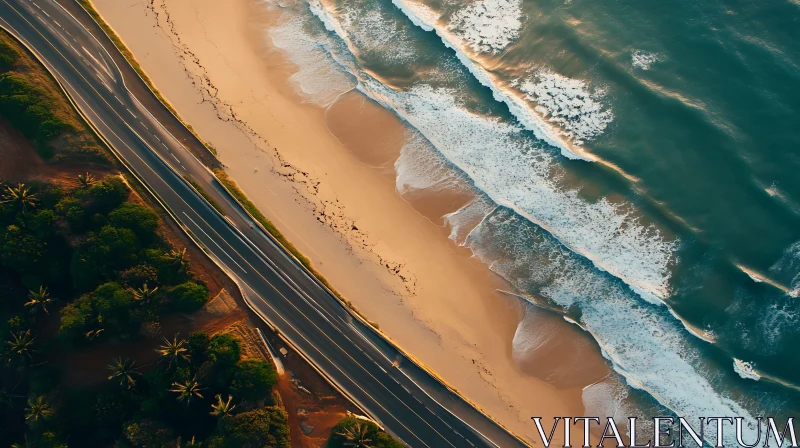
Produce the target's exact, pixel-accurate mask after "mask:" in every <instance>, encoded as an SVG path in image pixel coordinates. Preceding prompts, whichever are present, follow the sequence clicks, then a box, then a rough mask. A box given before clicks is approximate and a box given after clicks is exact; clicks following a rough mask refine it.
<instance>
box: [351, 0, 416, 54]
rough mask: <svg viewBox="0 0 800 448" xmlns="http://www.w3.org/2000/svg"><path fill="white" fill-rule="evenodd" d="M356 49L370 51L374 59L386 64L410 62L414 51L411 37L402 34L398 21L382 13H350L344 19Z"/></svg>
mask: <svg viewBox="0 0 800 448" xmlns="http://www.w3.org/2000/svg"><path fill="white" fill-rule="evenodd" d="M341 20H342V25H343V27H344V29H346V30H347V32H348V35H349V37H350V39H352V40H353V43H354V44H355V47H356V48H358V49H359V51H361V52H365V51H366V52H370V56H371V57H372V58H376V59H380V60H382V61H384V62H388V61H391V62H395V63H405V64H407V63H410V62H412V61H413V60H414V51H413V49H412V46H411V44H410V42H408V38H407V34H406V33H403V32H400V31H399V30H398V29H397V27H396V24H395V23H394V21H392V20H391V19H389V18H386V17H384V16H383V14H382V13H381V11H380V10H377V9H370V10H367V11H360V10H356V9H351V10H348V11H347V12H346V13H345V14H342V16H341Z"/></svg>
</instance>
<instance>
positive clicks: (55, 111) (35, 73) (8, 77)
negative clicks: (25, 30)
mask: <svg viewBox="0 0 800 448" xmlns="http://www.w3.org/2000/svg"><path fill="white" fill-rule="evenodd" d="M0 116H2V117H3V118H5V119H6V120H8V121H9V122H10V123H11V124H12V125H13V126H14V127H15V128H17V129H18V130H19V131H20V132H21V133H22V134H23V135H24V136H25V137H27V138H28V139H29V140H30V141H31V142H32V143H33V144H34V146H35V147H36V150H37V151H38V152H39V155H40V156H41V157H42V158H43V159H44V160H48V161H54V162H60V161H65V160H67V159H69V160H70V161H73V162H94V163H101V164H111V163H112V158H111V156H110V154H109V153H108V152H107V151H106V150H105V149H104V148H103V147H102V145H101V144H100V142H99V141H98V140H97V138H95V137H94V135H93V134H92V132H91V131H90V129H89V127H88V126H87V125H86V123H84V122H83V120H82V119H81V118H80V116H79V115H78V114H77V113H76V112H75V110H74V109H73V108H72V106H71V105H70V103H69V101H68V100H67V98H66V97H65V96H64V95H63V93H62V92H61V91H60V88H59V87H58V85H57V83H56V82H55V80H54V79H53V78H52V77H50V75H49V74H48V73H47V72H46V71H45V70H44V68H43V67H42V66H41V65H40V64H39V63H38V61H36V60H35V59H34V58H33V56H32V55H31V54H30V53H29V52H28V51H27V50H26V49H25V48H24V47H22V46H21V45H20V44H19V43H17V42H16V41H15V40H14V39H13V38H12V37H11V36H10V35H9V34H7V33H6V32H5V31H2V30H0Z"/></svg>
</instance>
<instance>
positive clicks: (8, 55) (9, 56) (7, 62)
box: [0, 40, 19, 72]
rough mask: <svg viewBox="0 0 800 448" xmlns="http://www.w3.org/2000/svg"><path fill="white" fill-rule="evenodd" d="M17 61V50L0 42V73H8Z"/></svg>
mask: <svg viewBox="0 0 800 448" xmlns="http://www.w3.org/2000/svg"><path fill="white" fill-rule="evenodd" d="M17 59H19V53H17V50H15V49H14V48H12V47H11V45H8V44H7V43H6V42H4V41H2V40H0V71H2V72H6V71H8V70H9V69H10V68H11V67H12V66H13V65H14V63H15V62H17Z"/></svg>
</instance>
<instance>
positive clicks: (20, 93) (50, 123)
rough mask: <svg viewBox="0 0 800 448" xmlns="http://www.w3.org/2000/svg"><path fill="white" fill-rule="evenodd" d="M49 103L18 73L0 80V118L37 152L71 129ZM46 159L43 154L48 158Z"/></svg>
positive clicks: (40, 90) (43, 92) (38, 90)
mask: <svg viewBox="0 0 800 448" xmlns="http://www.w3.org/2000/svg"><path fill="white" fill-rule="evenodd" d="M51 102H52V99H51V98H50V97H49V95H48V94H47V93H46V92H45V91H44V90H42V89H41V88H38V87H36V86H33V85H31V84H30V82H28V80H27V79H26V78H25V76H23V75H21V74H18V73H6V74H4V75H2V76H0V114H2V115H3V116H4V117H6V119H7V120H8V121H9V122H11V124H12V125H13V126H14V127H15V128H17V129H18V130H19V131H20V132H22V134H23V135H24V136H26V137H28V138H29V139H30V140H32V141H34V142H36V143H37V146H38V147H39V148H40V149H42V148H43V147H44V146H43V144H44V143H45V142H47V141H50V140H52V139H53V138H55V137H57V136H58V135H59V134H61V133H62V132H64V131H66V130H67V129H69V128H70V126H69V125H68V124H67V123H65V122H64V121H62V120H61V119H59V118H58V117H56V116H55V114H54V113H53V111H52V107H51V106H50V103H51ZM47 155H48V154H42V156H43V157H45V158H49V157H47ZM49 155H50V156H51V157H52V154H49Z"/></svg>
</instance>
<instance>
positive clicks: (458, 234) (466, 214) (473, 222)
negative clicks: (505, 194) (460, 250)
mask: <svg viewBox="0 0 800 448" xmlns="http://www.w3.org/2000/svg"><path fill="white" fill-rule="evenodd" d="M495 208H497V205H496V204H494V203H493V202H492V201H490V200H489V199H488V198H486V197H485V196H483V195H479V196H477V197H475V199H473V200H472V201H470V202H469V203H468V204H466V205H464V206H463V207H461V208H460V209H458V210H456V211H454V212H452V213H448V214H446V215H444V219H445V222H446V223H447V225H448V226H450V239H451V240H453V241H454V242H455V243H456V244H458V245H463V244H464V242H465V241H466V240H467V237H468V236H469V233H470V232H472V229H474V228H475V227H476V226H477V225H478V224H480V222H481V221H482V220H483V219H484V218H485V217H486V216H487V215H488V214H489V213H491V212H492V210H494V209H495Z"/></svg>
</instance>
